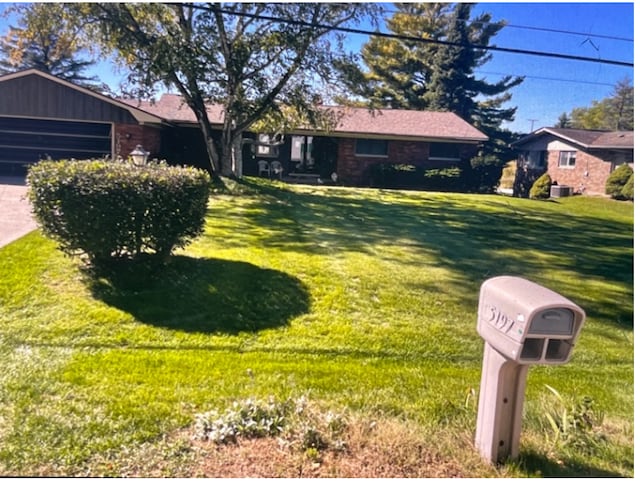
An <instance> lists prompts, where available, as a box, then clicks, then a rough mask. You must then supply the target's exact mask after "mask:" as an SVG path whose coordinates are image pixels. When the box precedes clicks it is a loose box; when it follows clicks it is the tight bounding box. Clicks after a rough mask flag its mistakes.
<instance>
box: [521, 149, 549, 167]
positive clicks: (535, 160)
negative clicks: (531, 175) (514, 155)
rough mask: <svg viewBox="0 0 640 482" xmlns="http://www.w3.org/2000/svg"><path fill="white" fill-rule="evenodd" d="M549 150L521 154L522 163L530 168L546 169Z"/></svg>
mask: <svg viewBox="0 0 640 482" xmlns="http://www.w3.org/2000/svg"><path fill="white" fill-rule="evenodd" d="M547 155H548V152H547V151H526V152H524V153H522V154H521V155H520V160H521V161H522V165H523V166H524V167H527V168H529V169H545V168H546V167H547V157H548V156H547Z"/></svg>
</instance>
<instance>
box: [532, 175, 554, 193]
mask: <svg viewBox="0 0 640 482" xmlns="http://www.w3.org/2000/svg"><path fill="white" fill-rule="evenodd" d="M549 196H551V176H549V174H548V173H546V172H545V173H544V174H543V175H542V176H540V177H539V178H538V179H536V182H534V183H533V186H531V190H530V191H529V197H530V198H531V199H548V198H549Z"/></svg>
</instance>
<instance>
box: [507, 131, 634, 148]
mask: <svg viewBox="0 0 640 482" xmlns="http://www.w3.org/2000/svg"><path fill="white" fill-rule="evenodd" d="M545 134H550V135H552V136H556V137H559V138H561V139H564V140H566V141H569V142H573V143H574V144H578V145H579V146H582V147H584V148H586V149H633V131H602V130H587V129H560V128H555V127H542V128H540V129H538V130H536V131H535V132H533V133H532V134H529V135H528V136H525V137H523V138H522V139H519V140H517V141H516V142H514V143H513V145H514V146H517V145H521V144H526V143H527V142H530V141H531V140H532V139H534V138H536V137H539V136H541V135H545Z"/></svg>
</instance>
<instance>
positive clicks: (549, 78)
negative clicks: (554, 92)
mask: <svg viewBox="0 0 640 482" xmlns="http://www.w3.org/2000/svg"><path fill="white" fill-rule="evenodd" d="M476 73H477V74H482V75H500V76H505V75H516V74H505V73H502V72H486V71H482V70H476ZM516 77H526V78H527V80H528V79H536V80H553V81H557V82H571V83H574V84H589V85H603V86H606V87H615V86H616V85H615V84H607V83H605V82H593V81H589V80H573V79H560V78H558V77H538V76H535V75H527V74H521V75H520V74H518V75H516Z"/></svg>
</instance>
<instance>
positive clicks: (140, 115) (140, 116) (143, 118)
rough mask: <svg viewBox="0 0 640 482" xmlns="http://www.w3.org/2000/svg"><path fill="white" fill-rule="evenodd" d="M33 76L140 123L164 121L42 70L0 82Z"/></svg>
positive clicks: (128, 104) (5, 77)
mask: <svg viewBox="0 0 640 482" xmlns="http://www.w3.org/2000/svg"><path fill="white" fill-rule="evenodd" d="M31 75H36V76H39V77H42V78H45V79H48V80H50V81H52V82H56V83H58V84H60V85H62V86H64V87H68V88H70V89H74V90H76V91H78V92H81V93H83V94H85V95H89V96H92V97H95V98H97V99H99V100H101V101H104V102H106V103H109V104H112V105H114V106H116V107H119V108H121V109H126V110H127V111H129V112H130V113H131V115H132V116H133V117H134V118H135V119H136V120H137V121H138V122H140V123H151V124H158V123H161V122H162V121H163V119H162V118H161V117H158V116H157V115H155V114H152V113H149V112H146V111H144V110H142V109H139V108H137V107H135V106H134V105H132V104H130V103H126V102H122V101H121V100H116V99H113V98H111V97H109V96H106V95H103V94H100V93H98V92H94V91H93V90H91V89H87V88H85V87H81V86H79V85H76V84H74V83H72V82H69V81H67V80H63V79H61V78H59V77H56V76H55V75H51V74H48V73H46V72H42V71H41V70H38V69H27V70H20V71H18V72H13V73H11V74H6V75H2V76H0V82H5V81H8V80H14V79H19V78H23V77H28V76H31Z"/></svg>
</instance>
